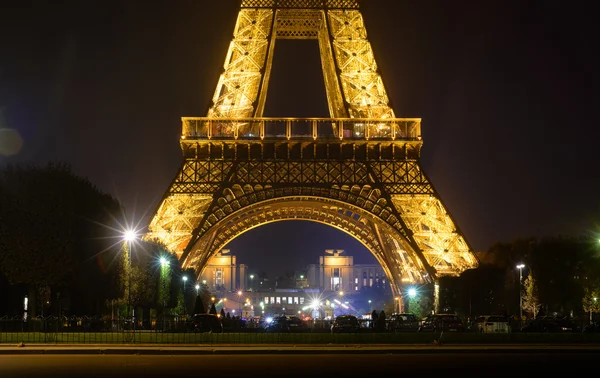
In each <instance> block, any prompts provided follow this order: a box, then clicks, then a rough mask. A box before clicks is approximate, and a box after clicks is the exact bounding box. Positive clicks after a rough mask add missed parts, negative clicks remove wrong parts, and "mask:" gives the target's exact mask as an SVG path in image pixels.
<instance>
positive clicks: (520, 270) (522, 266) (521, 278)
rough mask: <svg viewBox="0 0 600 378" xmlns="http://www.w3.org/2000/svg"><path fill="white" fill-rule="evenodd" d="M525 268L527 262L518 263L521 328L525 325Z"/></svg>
mask: <svg viewBox="0 0 600 378" xmlns="http://www.w3.org/2000/svg"><path fill="white" fill-rule="evenodd" d="M523 268H525V264H523V263H521V264H518V265H517V269H519V328H521V327H523V288H522V287H521V286H522V285H523V283H522V282H523Z"/></svg>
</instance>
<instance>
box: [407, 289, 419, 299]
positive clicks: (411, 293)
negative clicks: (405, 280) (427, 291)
mask: <svg viewBox="0 0 600 378" xmlns="http://www.w3.org/2000/svg"><path fill="white" fill-rule="evenodd" d="M408 296H409V297H410V298H414V297H416V296H417V289H415V288H414V287H411V288H410V289H408Z"/></svg>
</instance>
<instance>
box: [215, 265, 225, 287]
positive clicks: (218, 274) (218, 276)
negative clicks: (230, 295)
mask: <svg viewBox="0 0 600 378" xmlns="http://www.w3.org/2000/svg"><path fill="white" fill-rule="evenodd" d="M215 285H217V287H218V286H221V285H223V268H215Z"/></svg>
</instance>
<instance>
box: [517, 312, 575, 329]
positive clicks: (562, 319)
mask: <svg viewBox="0 0 600 378" xmlns="http://www.w3.org/2000/svg"><path fill="white" fill-rule="evenodd" d="M521 332H581V327H580V326H579V325H577V324H576V323H574V322H573V321H572V320H571V319H569V318H568V317H566V316H539V317H537V318H536V319H534V320H532V321H531V322H530V323H529V324H527V325H526V326H525V327H523V329H522V330H521Z"/></svg>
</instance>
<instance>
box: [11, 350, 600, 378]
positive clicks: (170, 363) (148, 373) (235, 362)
mask: <svg viewBox="0 0 600 378" xmlns="http://www.w3.org/2000/svg"><path fill="white" fill-rule="evenodd" d="M26 348H27V347H25V348H22V349H26ZM136 348H137V347H136ZM136 348H130V349H129V350H128V351H126V352H122V351H120V350H121V349H119V348H117V349H110V350H111V351H113V352H115V351H117V350H119V351H120V352H119V353H123V354H79V355H77V354H70V353H72V352H73V351H74V350H78V349H77V348H73V349H71V350H69V349H68V348H66V349H65V348H58V349H48V348H46V350H52V351H54V353H53V354H17V355H15V354H13V355H10V354H0V377H2V378H34V377H35V378H39V377H61V378H81V377H85V378H107V377H127V378H134V377H140V378H142V377H143V378H165V377H219V378H222V377H236V378H244V377H260V378H271V377H273V378H289V377H303V378H306V377H311V376H318V377H340V378H342V377H343V378H348V377H360V378H365V377H399V376H404V377H419V378H424V377H436V378H439V377H449V378H453V377H466V378H469V377H476V376H481V377H485V378H506V377H511V378H514V377H527V378H532V377H569V376H572V375H574V374H575V375H581V374H588V375H589V374H590V373H591V374H593V370H591V371H590V368H592V367H593V366H596V365H597V361H598V358H599V357H600V351H599V350H598V349H596V350H595V351H593V350H591V349H589V348H587V349H585V352H587V353H584V350H583V349H582V348H572V349H563V350H562V351H561V350H559V349H554V348H550V349H548V348H541V349H540V348H539V347H538V349H532V348H525V349H526V350H525V349H524V350H521V351H516V350H508V349H505V350H500V349H494V353H489V352H486V351H483V350H482V349H480V348H479V350H475V349H469V348H461V349H460V350H457V349H456V348H443V347H442V348H439V349H438V350H439V351H442V350H443V351H444V353H431V349H428V350H420V351H419V350H417V349H418V348H416V349H415V348H408V350H411V351H412V352H411V353H401V352H399V351H398V349H393V350H394V351H396V352H398V353H381V352H382V351H384V350H387V351H390V350H392V349H380V348H381V347H378V349H377V350H379V353H370V352H368V351H369V350H371V351H372V350H374V349H368V348H364V347H363V346H361V347H354V349H359V350H361V351H363V352H365V351H367V353H361V354H358V353H356V352H353V354H348V351H349V350H352V347H350V346H349V347H346V348H342V347H339V346H338V347H330V348H327V347H322V348H310V349H311V350H314V351H319V354H311V353H298V351H295V349H299V348H298V347H296V348H295V349H294V347H292V346H290V347H287V346H277V347H275V348H274V349H266V350H269V351H270V352H269V353H265V349H262V348H258V349H255V348H253V347H250V348H248V347H246V348H245V349H254V352H253V354H251V353H247V354H225V353H223V354H219V353H218V352H217V353H216V354H209V353H206V354H178V353H172V352H173V351H175V350H181V348H180V347H179V348H176V349H172V348H167V349H163V353H164V354H143V353H142V354H132V352H134V351H136V350H139V349H136ZM190 348H193V347H190ZM323 348H326V349H323ZM61 349H62V350H63V353H66V354H56V351H58V350H61ZM91 349H92V348H88V349H87V350H88V351H89V350H91ZM142 349H143V348H142ZM243 349H244V347H239V346H238V347H222V348H216V350H218V351H222V352H227V353H231V351H234V350H235V351H240V350H243ZM79 350H80V351H81V349H79ZM154 350H156V348H155V349H154ZM107 351H108V350H107ZM188 351H189V350H188ZM274 351H278V352H279V353H273V352H274ZM322 351H326V352H327V353H322ZM344 351H345V352H344ZM461 351H463V352H461ZM464 351H470V353H464ZM535 351H537V352H535ZM257 352H259V353H257ZM586 372H587V373H586Z"/></svg>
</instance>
